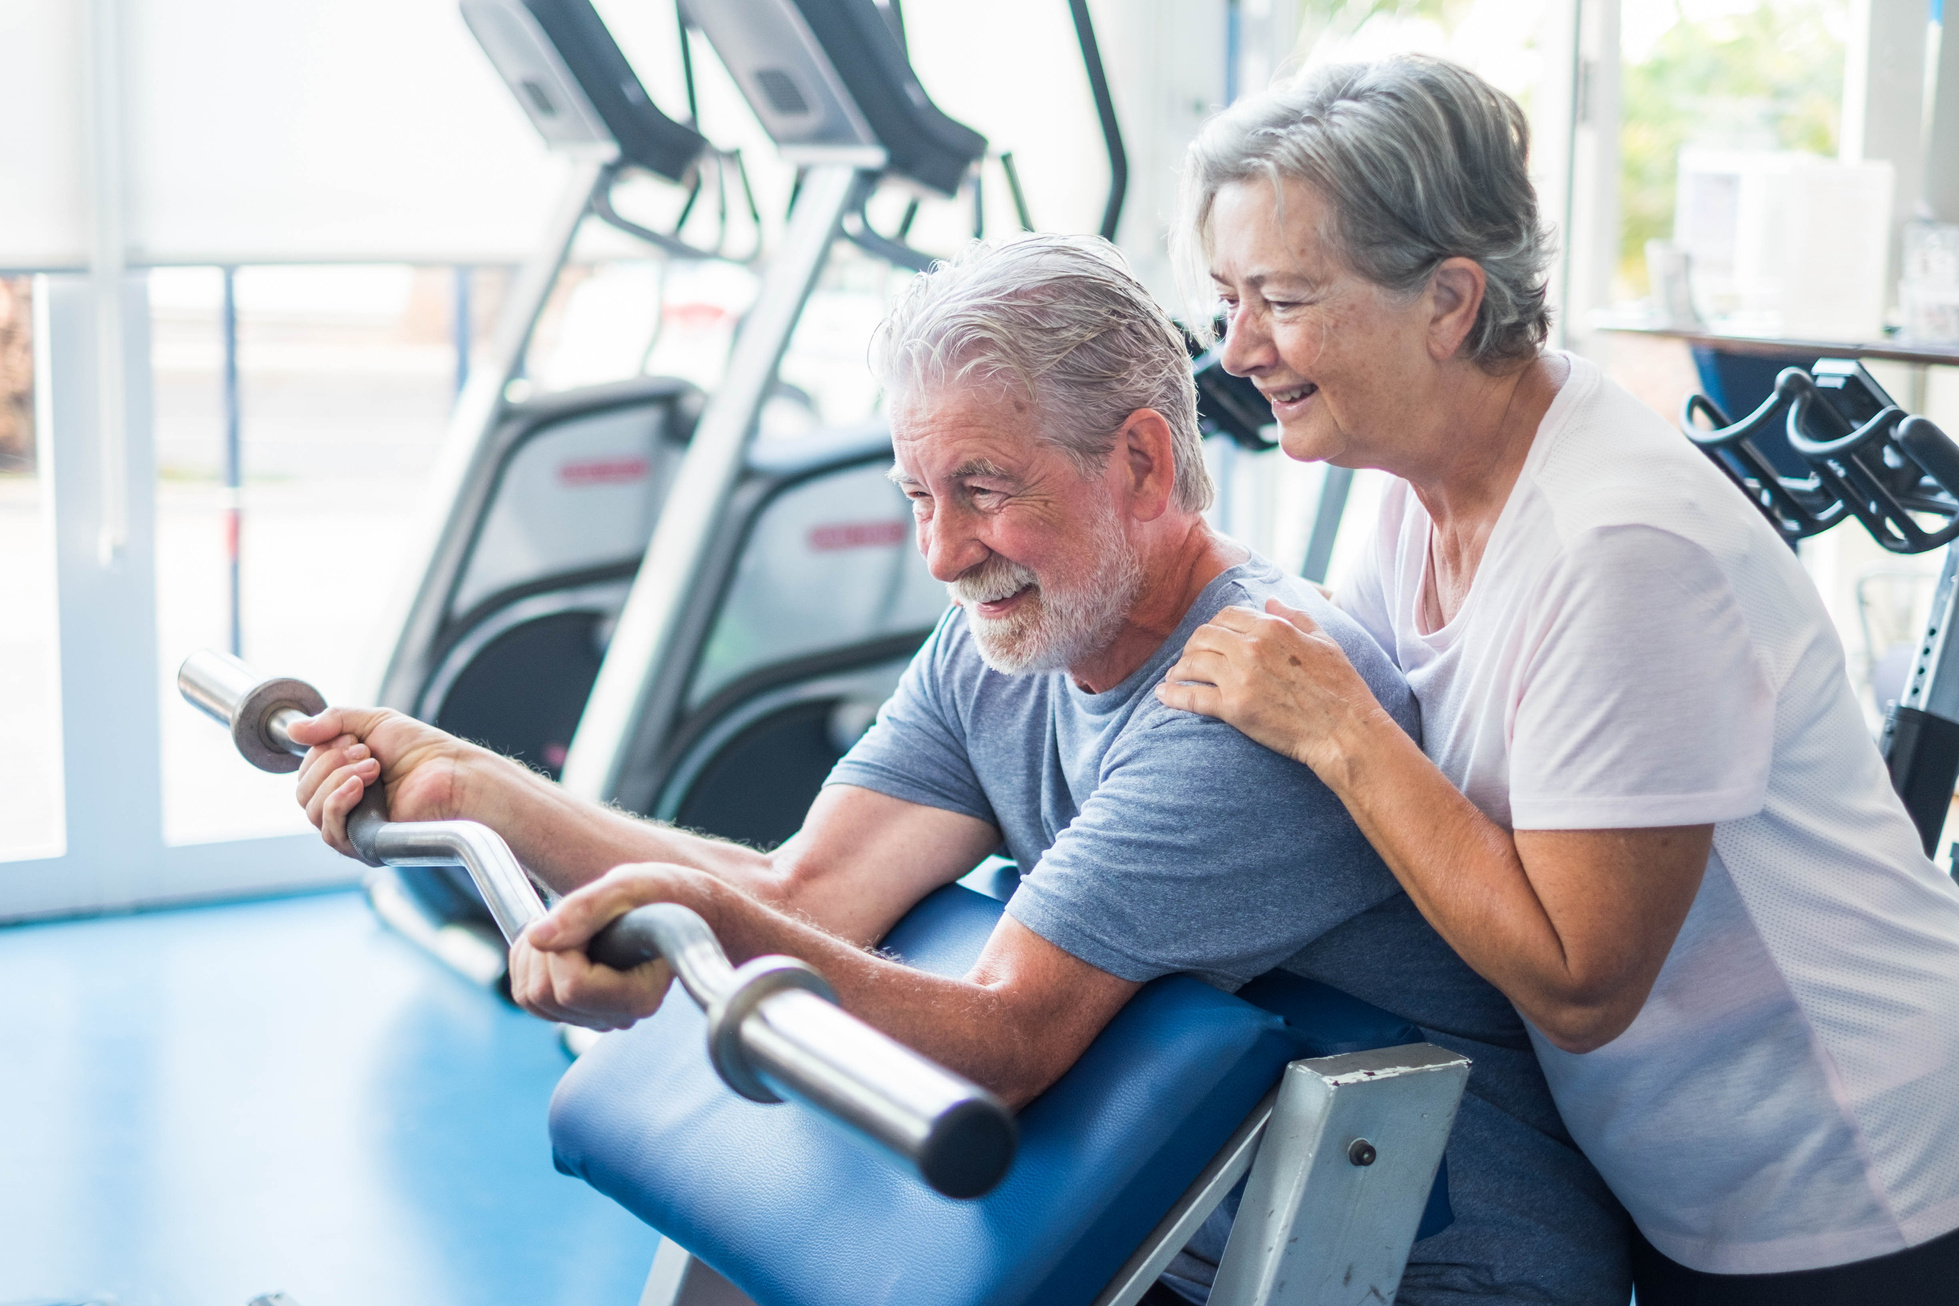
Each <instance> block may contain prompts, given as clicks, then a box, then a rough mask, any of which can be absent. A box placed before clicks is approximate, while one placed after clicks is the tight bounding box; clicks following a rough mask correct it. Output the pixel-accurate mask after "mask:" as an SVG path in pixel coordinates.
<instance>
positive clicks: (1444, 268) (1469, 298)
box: [1428, 258, 1489, 363]
mask: <svg viewBox="0 0 1959 1306" xmlns="http://www.w3.org/2000/svg"><path fill="white" fill-rule="evenodd" d="M1488 281H1489V276H1488V274H1487V273H1485V272H1484V271H1483V265H1482V264H1480V263H1478V262H1477V261H1476V260H1475V259H1467V258H1449V259H1443V260H1442V262H1441V264H1440V265H1439V266H1438V267H1437V268H1436V269H1435V271H1433V272H1431V273H1429V278H1428V303H1429V322H1428V353H1429V357H1430V358H1433V359H1434V360H1435V361H1436V362H1438V363H1440V362H1443V361H1444V360H1446V359H1450V358H1454V357H1455V356H1456V351H1457V350H1459V349H1461V348H1462V342H1463V341H1465V340H1467V339H1469V333H1470V331H1472V330H1473V329H1474V328H1475V326H1476V314H1477V313H1478V312H1480V311H1481V310H1482V307H1483V290H1484V287H1485V286H1486V285H1487V284H1488Z"/></svg>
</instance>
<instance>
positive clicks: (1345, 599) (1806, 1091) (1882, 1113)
mask: <svg viewBox="0 0 1959 1306" xmlns="http://www.w3.org/2000/svg"><path fill="white" fill-rule="evenodd" d="M1570 363H1571V374H1570V377H1569V378H1568V379H1567V380H1566V382H1565V384H1564V386H1563V388H1562V389H1561V390H1560V391H1559V392H1558V395H1557V398H1556V400H1555V401H1554V402H1553V403H1552V405H1551V408H1550V411H1549V412H1548V413H1546V414H1545V417H1544V421H1543V424H1542V425H1541V426H1540V427H1539V429H1538V433H1537V437H1536V440H1535V443H1534V444H1533V445H1532V447H1531V451H1530V454H1529V456H1528V458H1527V460H1526V462H1525V464H1524V468H1523V471H1522V473H1521V474H1520V476H1519V477H1518V480H1517V484H1516V487H1515V488H1514V489H1513V490H1512V491H1511V494H1510V499H1509V502H1508V503H1506V504H1505V505H1504V509H1503V513H1502V515H1501V517H1500V518H1499V519H1498V521H1497V524H1496V527H1495V529H1494V530H1493V531H1492V533H1491V535H1490V539H1489V543H1488V546H1487V548H1486V549H1485V552H1484V555H1483V560H1482V563H1481V565H1480V566H1479V567H1478V569H1477V572H1476V575H1475V578H1474V583H1473V584H1472V586H1471V588H1470V591H1469V595H1468V597H1467V598H1466V599H1465V600H1464V602H1463V605H1462V608H1461V610H1460V611H1459V612H1457V614H1456V615H1455V618H1454V619H1453V620H1452V621H1450V622H1448V623H1447V624H1446V625H1444V626H1443V627H1442V628H1441V629H1439V630H1435V631H1433V632H1429V633H1423V631H1422V629H1421V624H1420V619H1419V617H1418V613H1419V612H1420V610H1421V601H1420V600H1421V593H1422V586H1423V583H1424V574H1423V573H1424V569H1425V567H1426V564H1427V558H1428V533H1429V519H1428V515H1427V513H1426V512H1424V511H1423V509H1422V506H1421V504H1420V502H1419V501H1418V500H1417V499H1416V498H1415V496H1414V493H1413V492H1412V491H1411V490H1410V488H1409V487H1408V485H1407V483H1406V482H1404V481H1394V482H1392V483H1391V484H1390V486H1389V488H1388V490H1387V492H1386V494H1385V496H1384V499H1383V502H1382V508H1381V517H1380V523H1379V527H1378V531H1377V534H1376V536H1375V538H1374V540H1373V542H1372V545H1371V547H1370V551H1369V556H1368V558H1367V561H1366V562H1365V563H1363V565H1362V566H1361V567H1360V569H1359V573H1360V574H1359V575H1358V576H1357V577H1356V578H1355V580H1354V582H1353V583H1352V584H1351V585H1350V586H1349V587H1348V589H1349V592H1348V593H1344V594H1342V595H1341V596H1340V603H1341V606H1343V607H1344V608H1346V609H1347V610H1348V611H1349V612H1351V613H1352V614H1353V615H1354V616H1355V617H1356V618H1358V619H1359V621H1360V622H1361V624H1362V625H1364V626H1365V627H1367V629H1368V630H1369V631H1371V632H1372V633H1373V634H1374V636H1375V638H1376V639H1378V640H1380V641H1381V644H1382V647H1384V648H1386V649H1387V650H1388V652H1389V654H1390V656H1392V657H1393V658H1394V660H1395V661H1396V663H1398V664H1399V665H1400V667H1401V669H1402V671H1403V672H1404V673H1405V674H1406V675H1407V677H1408V682H1409V684H1410V686H1411V687H1412V688H1413V689H1414V691H1415V696H1416V698H1417V699H1418V700H1419V701H1420V703H1421V708H1422V729H1423V748H1424V750H1425V751H1426V752H1427V754H1428V756H1429V757H1430V758H1431V759H1432V760H1433V761H1434V762H1435V764H1436V765H1437V766H1438V767H1439V768H1440V769H1441V770H1442V772H1443V774H1445V775H1447V776H1448V777H1449V779H1450V780H1451V781H1452V782H1454V783H1455V784H1456V786H1457V787H1458V788H1460V789H1461V790H1462V791H1463V792H1464V793H1465V794H1467V795H1468V796H1469V798H1470V800H1471V801H1472V802H1474V803H1475V804H1476V806H1477V807H1479V808H1480V809H1481V810H1482V811H1483V812H1484V813H1485V814H1486V815H1488V816H1489V817H1490V819H1491V820H1493V821H1495V822H1496V823H1497V824H1499V825H1501V826H1504V827H1505V828H1507V829H1524V830H1563V829H1605V828H1631V827H1651V826H1667V825H1699V824H1704V823H1712V824H1713V825H1714V851H1713V854H1712V855H1711V856H1710V857H1709V859H1708V864H1707V872H1706V875H1705V877H1704V878H1703V880H1702V882H1701V888H1700V892H1699V894H1698V895H1697V896H1696V897H1695V899H1694V903H1693V907H1692V909H1691V910H1690V911H1689V912H1688V915H1687V920H1686V924H1685V926H1684V927H1683V928H1682V929H1681V931H1680V936H1679V938H1678V940H1677V941H1676V942H1675V943H1674V945H1673V951H1672V952H1671V953H1670V954H1668V957H1667V960H1666V964H1665V966H1664V967H1663V968H1662V969H1661V971H1660V975H1659V979H1658V981H1657V982H1656V983H1655V984H1654V986H1653V992H1652V994H1651V996H1650V997H1648V998H1647V1000H1646V1005H1645V1006H1644V1007H1643V1008H1641V1010H1640V1012H1639V1015H1638V1017H1637V1018H1636V1019H1635V1020H1634V1021H1633V1023H1632V1025H1631V1027H1630V1028H1628V1029H1627V1030H1626V1031H1625V1033H1623V1034H1621V1035H1620V1036H1619V1037H1618V1038H1616V1039H1614V1040H1613V1041H1612V1042H1611V1043H1609V1044H1607V1045H1606V1046H1604V1047H1602V1048H1599V1049H1597V1050H1596V1051H1593V1052H1589V1053H1585V1054H1582V1055H1579V1054H1573V1053H1568V1052H1561V1051H1559V1050H1558V1049H1557V1048H1555V1047H1553V1046H1552V1045H1551V1043H1550V1042H1549V1041H1548V1040H1546V1039H1545V1038H1543V1037H1542V1035H1540V1034H1538V1032H1537V1031H1536V1030H1532V1037H1533V1039H1534V1040H1535V1042H1536V1044H1537V1052H1538V1057H1539V1059H1540V1060H1541V1061H1542V1063H1543V1065H1544V1071H1545V1074H1546V1076H1547V1077H1548V1079H1549V1080H1550V1084H1551V1090H1552V1092H1553V1094H1554V1095H1555V1096H1556V1098H1557V1101H1558V1106H1559V1108H1560V1110H1562V1111H1563V1113H1564V1118H1565V1122H1566V1124H1567V1125H1568V1126H1569V1127H1570V1129H1571V1132H1572V1136H1573V1137H1574V1138H1575V1139H1576V1140H1577V1142H1578V1144H1579V1146H1580V1147H1582V1148H1583V1149H1584V1150H1585V1153H1586V1155H1587V1156H1589V1157H1590V1158H1591V1159H1592V1162H1593V1164H1595V1165H1596V1166H1597V1167H1598V1168H1599V1172H1600V1173H1601V1174H1602V1175H1604V1176H1605V1180H1606V1182H1607V1183H1608V1184H1610V1185H1611V1186H1612V1189H1613V1191H1614V1192H1615V1193H1617V1194H1618V1196H1619V1199H1620V1200H1621V1201H1622V1202H1624V1203H1625V1205H1626V1208H1627V1209H1628V1210H1629V1211H1630V1212H1631V1213H1632V1216H1633V1218H1634V1220H1636V1221H1637V1222H1638V1224H1639V1227H1640V1229H1641V1230H1642V1231H1643V1232H1644V1233H1645V1235H1646V1236H1647V1238H1648V1239H1650V1240H1651V1241H1652V1243H1653V1245H1654V1246H1655V1247H1657V1248H1659V1250H1660V1251H1662V1252H1664V1253H1665V1254H1666V1255H1668V1256H1670V1257H1672V1258H1673V1259H1674V1260H1676V1261H1679V1262H1681V1263H1682V1264H1684V1265H1687V1266H1690V1267H1692V1268H1694V1269H1698V1270H1704V1271H1708V1272H1710V1273H1722V1274H1756V1273H1768V1272H1774V1271H1781V1270H1798V1269H1809V1268H1813V1267H1816V1266H1821V1265H1833V1264H1841V1263H1844V1262H1847V1261H1853V1260H1862V1259H1865V1258H1867V1257H1872V1256H1879V1255H1883V1254H1885V1253H1888V1252H1894V1251H1899V1250H1901V1249H1903V1248H1905V1247H1909V1246H1915V1245H1917V1244H1919V1243H1922V1242H1925V1241H1927V1240H1929V1239H1931V1238H1933V1237H1935V1236H1937V1235H1939V1234H1942V1233H1945V1232H1947V1231H1948V1230H1951V1229H1953V1228H1954V1227H1959V888H1955V886H1954V884H1953V882H1952V881H1951V880H1950V879H1949V878H1948V877H1946V876H1945V875H1944V874H1942V873H1940V871H1939V870H1938V868H1937V867H1935V866H1933V865H1932V864H1931V862H1929V861H1928V860H1927V859H1926V858H1925V856H1924V855H1923V853H1922V851H1921V849H1920V844H1919V840H1918V834H1917V831H1916V830H1915V829H1914V827H1913V826H1912V824H1911V821H1910V819H1909V818H1908V817H1907V816H1906V815H1905V811H1904V807H1903V805H1902V804H1901V803H1900V802H1899V800H1898V799H1897V797H1896V796H1895V795H1894V794H1893V792H1892V790H1891V785H1890V782H1889V780H1888V778H1887V777H1886V774H1885V769H1884V764H1883V761H1882V759H1881V758H1880V756H1879V754H1878V751H1877V748H1876V746H1875V744H1874V743H1873V742H1872V740H1871V738H1870V735H1869V732H1868V730H1867V728H1866V726H1865V722H1864V718H1863V716H1862V714H1861V713H1860V712H1859V710H1858V708H1857V705H1856V702H1855V699H1854V698H1853V696H1852V693H1851V689H1850V684H1849V681H1848V678H1847V677H1846V675H1845V673H1844V662H1843V649H1842V647H1841V645H1840V644H1839V643H1838V641H1837V638H1836V634H1835V631H1834V630H1833V629H1832V627H1831V625H1830V620H1829V617H1828V615H1827V613H1826V612H1825V611H1824V608H1823V604H1822V601H1821V599H1820V598H1819V596H1818V595H1817V593H1816V589H1815V587H1814V586H1813V585H1812V584H1811V583H1810V580H1809V578H1808V576H1807V575H1806V574H1805V573H1804V572H1803V570H1802V568H1801V567H1800V566H1799V564H1798V563H1797V561H1796V559H1795V557H1794V555H1793V554H1792V553H1791V552H1790V550H1789V548H1788V547H1787V546H1786V545H1784V544H1783V543H1782V542H1781V541H1780V540H1779V539H1778V538H1777V537H1776V535H1775V533H1774V531H1772V530H1771V529H1770V528H1769V526H1768V524H1767V523H1766V522H1765V521H1763V519H1762V518H1761V516H1760V515H1759V514H1758V513H1757V512H1756V511H1755V509H1753V508H1752V507H1750V506H1749V505H1748V503H1747V502H1746V501H1745V500H1744V499H1743V498H1742V496H1741V495H1740V494H1739V493H1737V492H1736V490H1735V489H1734V487H1733V486H1732V485H1731V484H1730V483H1728V482H1727V481H1726V480H1725V479H1724V478H1723V477H1722V476H1721V474H1720V473H1719V472H1718V471H1717V470H1716V469H1715V468H1714V467H1713V466H1712V465H1711V464H1710V463H1709V462H1708V461H1707V460H1706V459H1705V458H1704V457H1703V456H1702V454H1701V453H1700V452H1699V451H1698V450H1696V449H1694V448H1693V447H1692V446H1691V445H1690V444H1689V443H1688V442H1687V441H1686V440H1685V439H1683V438H1681V436H1680V435H1679V433H1678V432H1676V431H1675V430H1673V429H1672V428H1671V427H1670V426H1669V425H1668V424H1667V423H1666V422H1665V421H1664V420H1663V419H1661V418H1660V417H1659V416H1658V415H1656V414H1654V413H1653V412H1652V411H1651V410H1649V409H1647V408H1646V407H1645V406H1644V405H1642V404H1641V403H1639V401H1637V400H1636V399H1634V398H1633V397H1632V396H1631V395H1629V394H1627V393H1626V392H1625V391H1624V390H1622V389H1620V388H1619V387H1618V386H1616V385H1614V384H1612V383H1611V382H1610V381H1608V380H1606V379H1605V378H1604V377H1602V376H1601V375H1600V373H1599V371H1598V369H1597V368H1595V367H1594V366H1593V365H1592V364H1590V363H1589V362H1587V361H1585V360H1584V359H1582V358H1577V357H1572V358H1571V359H1570Z"/></svg>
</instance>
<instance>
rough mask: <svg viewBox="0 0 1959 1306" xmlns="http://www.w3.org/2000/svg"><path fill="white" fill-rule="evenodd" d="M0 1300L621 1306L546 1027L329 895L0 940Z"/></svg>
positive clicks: (624, 1268) (644, 1247)
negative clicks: (571, 1149) (556, 1141)
mask: <svg viewBox="0 0 1959 1306" xmlns="http://www.w3.org/2000/svg"><path fill="white" fill-rule="evenodd" d="M0 991H4V993H5V994H6V995H7V996H6V998H5V999H4V1001H0V1303H4V1302H16V1301H22V1300H31V1299H36V1298H91V1297H94V1298H102V1299H112V1300H113V1301H115V1302H116V1303H118V1304H119V1306H245V1303H246V1302H247V1301H248V1300H249V1299H250V1298H251V1297H253V1296H255V1295H257V1294H259V1293H265V1292H271V1291H275V1290H280V1291H284V1292H286V1293H288V1294H290V1295H291V1296H292V1298H293V1299H294V1300H295V1301H296V1302H298V1303H299V1306H447V1304H449V1303H454V1306H504V1304H508V1306H520V1304H521V1306H553V1304H555V1303H564V1304H566V1306H571V1304H573V1303H576V1304H577V1306H634V1304H635V1303H636V1302H637V1301H638V1300H639V1292H640V1288H641V1285H642V1283H643V1282H644V1280H645V1277H646V1271H647V1267H648V1266H649V1265H650V1264H651V1263H652V1259H653V1251H654V1247H655V1245H656V1244H657V1242H658V1237H657V1235H655V1234H654V1233H653V1232H652V1231H651V1230H650V1229H647V1228H646V1227H645V1226H644V1225H642V1224H640V1223H639V1222H638V1221H637V1220H635V1219H633V1218H632V1217H631V1216H630V1215H627V1214H626V1213H625V1212H624V1211H623V1210H621V1209H620V1208H618V1207H616V1206H614V1205H613V1204H612V1203H611V1202H609V1201H607V1200H606V1199H605V1198H603V1197H600V1196H599V1195H598V1194H596V1193H594V1192H592V1191H591V1190H590V1189H588V1188H586V1187H585V1186H584V1185H582V1184H580V1183H578V1182H576V1181H574V1180H571V1179H567V1178H565V1177H563V1176H562V1175H559V1174H558V1173H557V1172H556V1171H555V1170H553V1169H552V1168H551V1154H550V1146H549V1143H548V1142H547V1140H546V1137H545V1106H546V1103H547V1102H548V1101H549V1099H550V1096H551V1089H552V1087H553V1085H555V1084H556V1083H557V1080H558V1077H559V1076H560V1075H561V1074H562V1073H563V1072H564V1069H565V1066H566V1058H565V1056H564V1054H563V1053H562V1052H560V1051H559V1049H558V1046H557V1042H556V1040H555V1038H554V1036H553V1031H552V1030H551V1028H550V1027H549V1026H547V1025H545V1024H543V1023H541V1022H539V1021H536V1020H533V1019H531V1018H530V1017H528V1016H525V1015H523V1014H521V1013H519V1012H517V1011H514V1010H512V1009H511V1008H509V1007H507V1006H505V1005H503V1004H502V1003H500V1002H498V1001H497V1000H496V998H495V997H493V996H492V995H490V994H488V993H486V992H484V991H482V990H479V989H474V988H472V987H471V986H469V985H468V984H467V983H465V982H464V981H463V980H461V979H459V978H456V977H454V976H452V975H451V974H449V973H448V972H447V971H445V970H443V969H441V968H440V967H438V966H437V965H435V964H434V963H433V962H431V961H429V960H427V959H426V958H425V957H424V956H423V955H422V954H420V953H418V952H416V951H415V950H414V949H413V948H411V947H410V946H409V945H408V944H407V943H405V942H404V941H402V940H401V939H399V938H398V937H396V936H394V935H391V934H389V933H387V932H386V931H384V930H383V929H382V928H381V927H380V926H379V925H377V924H376V923H375V921H374V919H373V918H372V917H371V916H370V915H369V914H368V912H367V909H366V907H365V905H364V904H363V903H362V901H361V899H360V898H359V897H358V896H357V895H355V894H352V893H339V894H327V895H321V896H317V897H308V898H289V899H283V900H279V901H274V902H260V903H250V904H245V905H237V906H225V907H209V908H200V909H195V910H184V911H170V912H156V913H150V914H145V915H137V916H124V917H112V918H104V919H98V920H88V921H78V922H67V923H61V924H53V925H37V926H24V927H15V928H11V929H0Z"/></svg>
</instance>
